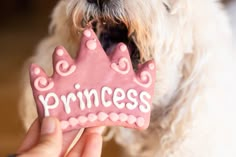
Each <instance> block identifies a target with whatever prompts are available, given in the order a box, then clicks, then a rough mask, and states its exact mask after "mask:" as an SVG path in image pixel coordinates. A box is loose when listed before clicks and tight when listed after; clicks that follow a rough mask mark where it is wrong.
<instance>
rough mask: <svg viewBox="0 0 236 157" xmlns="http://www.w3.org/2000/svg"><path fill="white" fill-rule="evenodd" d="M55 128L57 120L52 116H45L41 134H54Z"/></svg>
mask: <svg viewBox="0 0 236 157" xmlns="http://www.w3.org/2000/svg"><path fill="white" fill-rule="evenodd" d="M55 130H56V121H55V120H54V119H53V118H50V117H47V118H44V119H43V121H42V126H41V135H46V134H52V133H54V132H55Z"/></svg>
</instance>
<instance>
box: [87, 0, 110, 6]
mask: <svg viewBox="0 0 236 157" xmlns="http://www.w3.org/2000/svg"><path fill="white" fill-rule="evenodd" d="M109 1H110V0H87V2H89V3H93V4H96V5H98V6H102V5H103V4H106V3H108V2H109Z"/></svg>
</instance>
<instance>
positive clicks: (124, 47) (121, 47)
mask: <svg viewBox="0 0 236 157" xmlns="http://www.w3.org/2000/svg"><path fill="white" fill-rule="evenodd" d="M120 50H121V51H122V52H125V51H126V50H127V46H126V45H125V44H122V45H120Z"/></svg>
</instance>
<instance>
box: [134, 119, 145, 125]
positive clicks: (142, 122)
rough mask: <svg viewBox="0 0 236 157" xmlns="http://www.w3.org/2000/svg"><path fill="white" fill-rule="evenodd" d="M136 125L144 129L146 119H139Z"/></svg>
mask: <svg viewBox="0 0 236 157" xmlns="http://www.w3.org/2000/svg"><path fill="white" fill-rule="evenodd" d="M136 124H137V125H138V126H139V127H143V126H144V124H145V120H144V118H142V117H139V118H138V119H137V121H136Z"/></svg>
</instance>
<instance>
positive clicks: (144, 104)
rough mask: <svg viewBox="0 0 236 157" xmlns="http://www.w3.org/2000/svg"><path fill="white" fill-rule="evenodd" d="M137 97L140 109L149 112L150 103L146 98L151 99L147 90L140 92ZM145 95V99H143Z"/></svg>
mask: <svg viewBox="0 0 236 157" xmlns="http://www.w3.org/2000/svg"><path fill="white" fill-rule="evenodd" d="M139 97H140V100H141V102H142V104H141V105H140V106H139V109H140V111H141V112H144V113H147V112H150V110H151V105H150V104H149V102H148V101H147V100H146V99H151V95H150V94H149V93H147V92H141V93H140V95H139ZM145 97H146V99H145Z"/></svg>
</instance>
